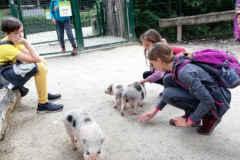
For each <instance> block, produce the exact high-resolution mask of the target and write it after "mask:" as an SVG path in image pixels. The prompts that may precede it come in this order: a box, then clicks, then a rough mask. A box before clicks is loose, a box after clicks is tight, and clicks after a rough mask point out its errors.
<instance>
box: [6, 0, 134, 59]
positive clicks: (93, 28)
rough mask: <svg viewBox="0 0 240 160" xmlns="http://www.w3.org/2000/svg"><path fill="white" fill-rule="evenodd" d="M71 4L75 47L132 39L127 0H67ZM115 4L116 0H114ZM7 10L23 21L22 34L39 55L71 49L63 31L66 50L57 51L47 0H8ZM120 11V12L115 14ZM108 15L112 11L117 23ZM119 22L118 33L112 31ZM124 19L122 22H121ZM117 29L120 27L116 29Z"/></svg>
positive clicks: (55, 35)
mask: <svg viewBox="0 0 240 160" xmlns="http://www.w3.org/2000/svg"><path fill="white" fill-rule="evenodd" d="M70 1H71V7H72V15H73V16H72V17H71V20H72V21H71V25H72V31H73V34H74V38H75V41H76V43H77V46H78V51H79V52H81V51H83V50H87V49H90V48H96V47H102V46H107V45H112V44H116V43H128V42H132V41H133V40H134V37H135V33H134V29H133V8H132V1H131V0H120V1H121V5H122V6H123V7H122V9H121V10H118V6H111V7H113V9H109V4H104V3H103V2H101V1H97V0H90V1H83V0H78V1H76V0H70ZM116 1H117V2H116V4H117V3H119V2H120V1H119V0H116ZM9 3H10V9H11V14H12V16H14V17H17V18H19V19H20V20H21V21H22V22H23V25H24V33H25V34H24V35H25V38H26V39H28V40H29V41H30V42H31V43H32V44H33V45H34V48H35V49H36V50H37V51H38V52H39V54H41V55H51V54H65V53H71V52H72V47H71V43H70V42H69V41H68V37H67V35H66V33H65V35H64V40H65V45H66V52H61V46H60V44H59V36H58V32H57V27H56V25H53V24H52V21H51V19H50V17H49V14H50V1H49V0H9ZM118 12H121V13H123V14H121V15H120V14H119V13H118ZM109 15H114V19H118V21H119V23H117V21H116V23H114V24H108V18H109ZM120 21H121V22H122V23H121V24H122V25H121V26H122V28H121V29H117V30H118V32H119V33H120V32H121V33H120V34H119V33H117V34H116V33H114V32H112V30H115V29H116V28H117V27H118V25H119V24H120ZM123 23H124V25H123ZM119 30H121V31H119Z"/></svg>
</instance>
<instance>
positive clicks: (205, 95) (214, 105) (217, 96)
mask: <svg viewBox="0 0 240 160" xmlns="http://www.w3.org/2000/svg"><path fill="white" fill-rule="evenodd" d="M183 61H184V57H183V56H182V57H180V59H179V60H178V62H176V58H175V60H174V64H173V71H176V69H177V67H176V66H178V65H180V64H181V63H183ZM177 75H178V80H179V81H180V82H181V83H182V84H183V85H184V86H185V87H186V88H185V89H188V90H189V92H190V94H191V95H192V96H193V97H195V98H196V99H198V100H199V101H200V103H199V104H198V106H197V108H196V110H195V111H194V112H193V113H192V114H191V115H190V117H189V118H190V119H191V120H192V121H193V122H197V121H199V120H200V119H201V118H202V117H203V116H204V115H205V114H206V113H207V112H208V111H210V110H211V111H212V113H213V114H214V116H215V117H216V118H221V117H222V116H223V115H224V114H225V113H226V111H227V110H228V109H229V103H230V101H231V92H230V91H229V90H228V89H226V88H222V87H218V86H216V85H215V86H211V87H209V86H208V85H204V84H216V82H215V80H214V78H213V77H212V76H211V75H209V73H207V72H206V71H205V70H204V69H202V68H201V67H199V66H197V65H195V64H191V63H188V64H186V65H185V66H183V67H182V68H181V69H180V71H179V72H178V73H177ZM165 106H166V103H165V102H164V101H163V100H162V98H161V100H160V102H159V103H158V104H157V108H159V109H160V110H162V109H163V108H164V107H165Z"/></svg>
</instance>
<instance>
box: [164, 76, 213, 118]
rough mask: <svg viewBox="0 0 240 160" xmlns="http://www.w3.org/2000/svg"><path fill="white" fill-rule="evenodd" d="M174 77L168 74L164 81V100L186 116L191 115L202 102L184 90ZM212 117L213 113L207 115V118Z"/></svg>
mask: <svg viewBox="0 0 240 160" xmlns="http://www.w3.org/2000/svg"><path fill="white" fill-rule="evenodd" d="M172 77H173V76H172V74H167V75H166V76H165V77H164V79H163V85H164V87H165V88H164V91H163V93H162V98H163V100H164V102H165V103H167V104H170V105H172V106H174V107H177V108H179V109H182V110H184V111H185V113H186V114H188V115H190V114H191V113H193V112H194V111H195V110H196V108H197V106H198V104H199V102H200V100H198V99H196V98H195V97H193V96H192V95H191V94H190V92H189V91H188V90H186V89H184V88H182V87H181V86H180V85H179V84H178V83H176V82H175V81H174V80H173V78H172ZM212 115H213V114H212V113H211V111H209V112H208V113H207V114H206V116H212Z"/></svg>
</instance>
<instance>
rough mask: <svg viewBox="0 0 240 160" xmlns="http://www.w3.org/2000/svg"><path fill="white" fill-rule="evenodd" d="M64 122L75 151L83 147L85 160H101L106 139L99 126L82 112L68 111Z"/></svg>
mask: <svg viewBox="0 0 240 160" xmlns="http://www.w3.org/2000/svg"><path fill="white" fill-rule="evenodd" d="M63 122H64V126H65V128H66V132H67V134H68V135H69V137H70V140H71V143H72V146H73V149H74V150H77V148H80V145H82V146H84V159H85V160H100V158H101V155H102V144H103V140H104V137H103V133H102V130H101V128H100V127H99V125H98V124H97V123H96V122H95V121H94V120H93V119H92V118H91V117H89V115H88V114H87V113H84V112H82V111H80V110H70V111H68V112H67V113H66V114H65V116H64V119H63Z"/></svg>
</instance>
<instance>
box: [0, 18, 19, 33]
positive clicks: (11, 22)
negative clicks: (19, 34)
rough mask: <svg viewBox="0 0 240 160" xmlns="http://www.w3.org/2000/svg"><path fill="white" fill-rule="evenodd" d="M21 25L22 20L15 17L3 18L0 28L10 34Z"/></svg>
mask: <svg viewBox="0 0 240 160" xmlns="http://www.w3.org/2000/svg"><path fill="white" fill-rule="evenodd" d="M21 26H23V24H22V22H21V21H20V20H19V19H17V18H15V17H7V18H4V19H3V21H2V24H1V30H2V31H3V32H7V33H8V34H10V33H11V32H14V31H16V30H19V29H20V27H21Z"/></svg>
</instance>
